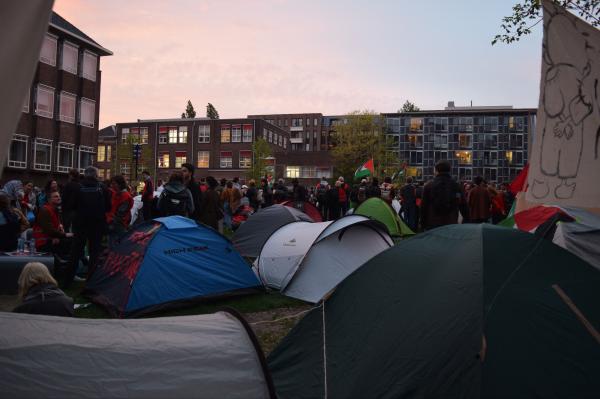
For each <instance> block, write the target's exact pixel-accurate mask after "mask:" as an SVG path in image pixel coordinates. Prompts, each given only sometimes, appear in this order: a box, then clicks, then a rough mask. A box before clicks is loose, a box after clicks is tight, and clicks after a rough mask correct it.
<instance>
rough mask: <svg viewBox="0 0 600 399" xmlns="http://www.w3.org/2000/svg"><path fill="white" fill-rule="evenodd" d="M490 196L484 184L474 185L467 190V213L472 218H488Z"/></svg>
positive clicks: (490, 202) (490, 203)
mask: <svg viewBox="0 0 600 399" xmlns="http://www.w3.org/2000/svg"><path fill="white" fill-rule="evenodd" d="M491 205H492V197H491V195H490V192H489V191H488V189H487V188H486V187H484V186H475V187H473V188H472V189H471V191H470V192H469V214H470V216H471V219H472V220H482V219H489V217H490V207H491Z"/></svg>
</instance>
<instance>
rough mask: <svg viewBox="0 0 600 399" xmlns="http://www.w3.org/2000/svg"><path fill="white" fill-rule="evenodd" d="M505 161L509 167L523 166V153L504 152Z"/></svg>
mask: <svg viewBox="0 0 600 399" xmlns="http://www.w3.org/2000/svg"><path fill="white" fill-rule="evenodd" d="M506 160H507V161H508V164H509V165H510V166H513V165H523V151H506Z"/></svg>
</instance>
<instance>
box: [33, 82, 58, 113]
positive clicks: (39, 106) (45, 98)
mask: <svg viewBox="0 0 600 399" xmlns="http://www.w3.org/2000/svg"><path fill="white" fill-rule="evenodd" d="M35 113H36V115H39V116H44V117H46V118H52V117H53V116H54V89H53V88H52V87H48V86H44V85H38V86H37V90H36V96H35Z"/></svg>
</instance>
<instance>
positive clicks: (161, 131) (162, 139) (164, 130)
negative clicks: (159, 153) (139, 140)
mask: <svg viewBox="0 0 600 399" xmlns="http://www.w3.org/2000/svg"><path fill="white" fill-rule="evenodd" d="M168 131H169V128H168V127H167V126H160V127H159V128H158V144H167V142H168V139H169V137H168Z"/></svg>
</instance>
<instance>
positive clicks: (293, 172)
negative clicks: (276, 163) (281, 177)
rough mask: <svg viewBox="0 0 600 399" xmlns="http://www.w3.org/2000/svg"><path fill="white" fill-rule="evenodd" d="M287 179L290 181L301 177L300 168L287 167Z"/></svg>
mask: <svg viewBox="0 0 600 399" xmlns="http://www.w3.org/2000/svg"><path fill="white" fill-rule="evenodd" d="M285 177H287V178H290V179H294V178H298V177H300V166H287V167H286V168H285Z"/></svg>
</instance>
